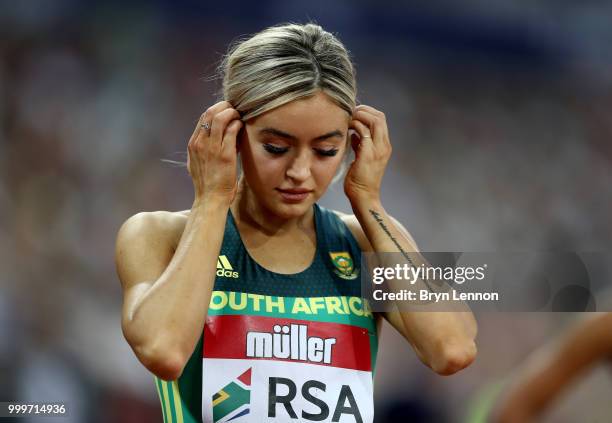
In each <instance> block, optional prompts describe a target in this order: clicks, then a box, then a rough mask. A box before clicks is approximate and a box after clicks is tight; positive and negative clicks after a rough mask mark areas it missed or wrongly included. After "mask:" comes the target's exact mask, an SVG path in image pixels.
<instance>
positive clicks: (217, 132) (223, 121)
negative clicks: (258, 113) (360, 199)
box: [210, 108, 240, 146]
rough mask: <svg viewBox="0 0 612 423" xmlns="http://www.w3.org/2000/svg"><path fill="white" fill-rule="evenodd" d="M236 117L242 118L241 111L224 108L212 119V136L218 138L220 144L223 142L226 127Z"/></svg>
mask: <svg viewBox="0 0 612 423" xmlns="http://www.w3.org/2000/svg"><path fill="white" fill-rule="evenodd" d="M234 119H240V113H238V111H237V110H236V109H232V108H229V109H224V110H223V111H221V112H219V113H217V114H216V115H215V117H214V118H213V120H212V128H211V130H210V138H211V139H213V140H218V142H219V146H220V145H221V143H222V142H223V133H224V132H225V128H226V127H227V125H229V123H230V122H231V121H232V120H234Z"/></svg>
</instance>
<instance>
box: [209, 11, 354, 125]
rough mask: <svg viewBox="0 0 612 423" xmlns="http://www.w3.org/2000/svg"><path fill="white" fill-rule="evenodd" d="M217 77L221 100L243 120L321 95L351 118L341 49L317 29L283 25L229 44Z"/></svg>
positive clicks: (348, 69) (349, 79) (350, 76)
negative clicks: (221, 94) (219, 83)
mask: <svg viewBox="0 0 612 423" xmlns="http://www.w3.org/2000/svg"><path fill="white" fill-rule="evenodd" d="M219 73H220V76H221V77H222V80H223V99H224V100H226V101H228V102H229V103H230V104H231V105H232V106H233V107H234V108H235V109H236V110H238V112H239V113H240V115H241V116H242V120H243V121H247V120H249V119H251V118H254V117H256V116H258V115H260V114H262V113H265V112H267V111H269V110H272V109H274V108H276V107H279V106H282V105H283V104H286V103H288V102H290V101H293V100H297V99H299V98H304V97H309V96H311V95H314V94H315V93H316V92H317V91H319V90H321V91H323V92H324V93H325V94H327V95H328V96H329V97H330V98H331V99H332V100H333V101H334V102H335V103H337V104H338V106H340V107H341V108H342V109H344V110H346V112H347V113H348V114H349V115H351V114H352V113H353V109H354V108H355V102H356V100H355V99H356V96H357V87H356V82H355V71H354V67H353V63H352V62H351V59H350V57H349V52H348V51H347V50H346V48H345V47H344V45H343V44H342V43H341V42H340V41H339V40H338V39H337V38H336V37H335V36H334V35H333V34H331V33H329V32H327V31H325V30H324V29H323V28H321V27H320V26H319V25H316V24H313V23H308V24H304V25H301V24H294V23H290V24H282V25H277V26H273V27H270V28H267V29H264V30H263V31H261V32H258V33H256V34H255V35H253V36H251V37H249V38H246V39H243V40H240V41H238V42H236V43H234V44H233V45H232V46H231V47H230V49H229V52H228V54H227V55H226V56H225V57H224V59H223V61H222V63H221V65H220V67H219Z"/></svg>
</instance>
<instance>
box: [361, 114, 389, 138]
mask: <svg viewBox="0 0 612 423" xmlns="http://www.w3.org/2000/svg"><path fill="white" fill-rule="evenodd" d="M353 119H356V120H359V121H361V122H363V123H364V124H366V125H367V126H368V128H369V129H370V132H371V134H372V138H373V139H372V140H373V141H374V143H375V144H377V143H381V142H382V143H385V144H386V143H388V138H389V137H388V136H387V122H386V119H385V118H384V115H383V116H381V115H379V114H374V113H372V112H370V111H368V110H366V109H364V108H362V109H359V110H355V112H354V113H353Z"/></svg>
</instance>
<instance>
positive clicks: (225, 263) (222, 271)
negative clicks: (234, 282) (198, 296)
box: [217, 256, 239, 278]
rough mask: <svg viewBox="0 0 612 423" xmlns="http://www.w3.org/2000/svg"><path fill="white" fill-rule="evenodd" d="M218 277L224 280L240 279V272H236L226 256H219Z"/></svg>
mask: <svg viewBox="0 0 612 423" xmlns="http://www.w3.org/2000/svg"><path fill="white" fill-rule="evenodd" d="M217 276H221V277H223V278H238V277H239V275H238V272H234V268H233V267H232V265H231V264H230V262H229V260H228V259H227V257H226V256H219V258H218V259H217Z"/></svg>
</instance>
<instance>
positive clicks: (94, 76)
mask: <svg viewBox="0 0 612 423" xmlns="http://www.w3.org/2000/svg"><path fill="white" fill-rule="evenodd" d="M254 3H257V5H254V4H250V3H241V2H238V6H240V5H243V6H244V7H243V9H241V8H240V7H238V8H237V9H238V10H240V12H237V13H239V16H238V14H237V13H236V14H233V13H232V12H230V11H229V10H226V9H224V8H221V7H220V6H219V5H217V6H211V8H205V7H203V6H202V5H199V4H196V2H182V3H180V5H174V4H173V3H172V2H169V1H154V2H147V3H144V2H135V3H133V4H132V5H131V6H126V5H124V4H122V3H119V2H110V3H107V2H105V3H102V2H93V3H90V4H89V5H88V6H84V5H83V4H81V3H77V2H76V1H68V0H63V1H57V2H52V3H49V2H44V1H25V2H15V4H14V5H12V6H10V5H8V4H7V5H3V6H0V269H1V273H0V375H1V376H0V401H9V400H22V401H27V400H29V401H33V400H35V401H51V400H53V401H65V402H67V403H68V404H69V406H70V412H71V414H70V416H69V417H68V418H67V420H66V421H75V422H83V421H88V422H97V421H99V422H108V421H116V422H133V421H159V420H160V419H161V417H160V416H161V412H160V407H159V402H158V399H157V397H156V392H155V388H154V384H153V377H152V375H150V374H149V373H147V371H146V370H145V369H144V367H143V366H142V365H140V364H139V363H138V361H137V360H136V358H135V357H134V355H133V353H132V352H131V350H130V348H129V346H128V345H127V343H126V342H125V340H124V339H123V337H122V334H121V329H120V312H121V289H120V285H119V281H118V279H117V276H116V274H115V269H114V263H113V252H114V240H115V235H116V232H117V230H118V228H119V226H120V225H121V223H122V222H123V221H125V220H126V219H127V218H128V217H129V216H131V215H133V214H135V213H137V212H139V211H153V210H175V211H176V210H184V209H188V208H189V207H190V206H191V202H192V199H193V188H192V185H191V180H190V178H189V175H188V174H187V172H186V170H185V168H181V167H176V166H171V165H170V164H168V163H167V162H164V161H162V160H163V159H170V160H177V161H181V160H184V159H185V151H186V144H187V141H188V138H189V136H190V134H191V132H192V131H193V127H194V126H195V124H196V121H197V119H198V117H199V115H200V113H201V112H202V111H204V110H205V109H206V108H207V107H208V106H210V105H211V104H212V103H214V102H215V101H216V100H217V94H216V93H217V92H218V89H219V81H218V80H216V79H215V78H213V76H214V72H215V67H216V65H217V64H218V62H219V60H220V58H221V56H222V54H223V53H224V52H225V50H226V48H227V46H228V44H229V42H231V41H232V40H233V39H235V38H237V37H238V36H240V35H244V34H247V33H251V32H254V31H257V30H259V29H263V28H264V27H265V26H268V25H271V24H274V23H280V22H284V21H300V22H305V21H307V20H308V19H315V20H317V22H318V23H320V24H321V25H323V26H324V28H326V29H328V30H330V31H332V32H336V33H337V34H338V35H339V37H340V39H341V40H343V41H344V42H345V44H346V45H347V47H348V48H349V50H351V51H352V53H353V59H354V61H355V63H356V69H357V78H358V85H359V101H360V102H362V103H365V104H370V105H372V106H374V107H376V108H377V109H380V110H382V111H383V112H385V113H386V115H387V121H388V123H389V129H390V135H391V141H392V144H393V157H392V159H391V162H390V164H389V166H388V170H387V173H386V176H385V181H384V184H383V204H384V206H385V208H386V209H387V211H388V212H389V213H390V214H392V215H393V216H394V217H396V218H397V219H398V220H400V221H401V222H402V223H403V224H404V225H405V226H406V228H407V229H408V230H409V231H410V232H411V233H412V235H413V237H414V238H415V240H416V242H417V243H418V245H419V247H420V249H421V250H423V251H488V252H500V253H502V252H504V251H521V252H530V251H585V252H586V251H589V252H602V253H606V252H609V251H610V250H611V249H612V220H611V219H610V215H611V214H610V211H611V210H612V207H611V205H612V189H611V187H612V142H611V140H612V119H610V117H611V116H612V72H610V71H611V70H612V55H610V54H608V55H607V57H606V54H605V53H606V48H607V49H608V50H607V52H608V53H609V46H610V45H611V44H610V43H611V42H612V24H611V23H612V7H610V6H605V5H601V4H599V2H584V4H582V6H580V7H579V6H576V5H574V6H571V5H568V4H564V5H561V6H556V5H553V2H541V3H539V6H535V5H530V6H529V5H521V7H518V6H517V5H514V6H509V5H507V4H506V3H507V2H502V1H496V2H477V1H470V2H467V3H466V5H467V6H466V7H465V9H464V10H459V9H458V8H456V7H454V6H450V5H449V6H448V7H447V8H443V7H441V6H440V7H439V8H434V7H432V8H429V9H423V7H421V8H410V7H408V6H407V5H406V6H398V5H396V4H395V3H393V2H390V1H383V2H365V3H364V4H363V5H361V4H360V5H359V6H357V5H352V3H351V2H343V1H339V2H331V3H332V4H329V3H330V2H326V3H324V2H314V3H313V5H314V6H316V11H305V10H302V9H301V8H300V6H297V5H288V4H285V2H269V3H268V4H266V3H261V4H260V3H259V2H254ZM296 3H297V2H296ZM549 3H550V4H549ZM581 3H583V2H581ZM606 46H607V47H606ZM322 204H323V205H324V206H327V207H331V208H336V209H340V210H343V211H345V212H348V211H350V206H349V205H348V202H347V201H346V198H345V197H344V194H343V191H342V184H341V183H339V184H337V185H334V186H332V187H331V188H330V190H329V192H328V193H327V194H326V196H325V197H324V199H323V200H322ZM601 272H602V273H601V274H602V275H604V278H603V279H602V280H607V279H605V276H606V275H607V276H608V279H609V276H610V275H611V274H612V273H611V272H610V271H609V269H607V270H606V269H603V270H601ZM606 272H607V273H606ZM610 310H612V308H611V309H610ZM477 318H478V320H479V327H480V334H479V338H478V345H479V356H478V359H477V361H476V362H475V363H474V364H473V365H472V366H471V367H470V368H469V369H467V370H465V371H463V372H462V373H460V374H458V375H456V376H452V377H450V378H442V377H440V376H437V375H435V374H434V373H433V372H431V371H430V370H429V369H427V368H425V367H424V366H423V365H421V364H420V363H419V362H418V360H417V359H416V357H415V355H414V353H413V352H412V350H411V348H410V347H409V345H408V344H407V343H406V342H405V341H404V340H400V339H399V336H398V335H397V334H395V333H393V330H392V329H391V328H390V327H385V329H384V331H383V334H382V337H381V347H380V356H379V362H378V367H377V376H376V379H375V387H376V409H377V415H378V419H379V420H380V421H381V422H384V421H386V420H385V419H387V420H388V421H393V420H391V419H392V417H390V416H395V417H397V416H400V415H401V416H404V417H405V416H411V417H412V418H413V419H414V420H411V421H436V422H443V421H448V422H456V421H461V420H462V419H463V418H464V417H465V416H466V415H467V413H468V412H469V410H468V409H469V407H470V406H471V405H470V404H472V403H474V401H477V398H478V397H479V395H482V392H483V390H484V391H486V390H487V389H488V388H487V387H489V386H492V384H493V385H494V384H495V383H496V382H498V381H500V380H502V379H503V378H504V377H505V376H507V375H508V374H509V373H510V372H511V371H512V369H513V368H514V367H515V366H517V365H519V364H520V362H521V361H522V360H523V359H524V358H525V357H526V356H527V355H528V354H529V352H530V351H532V350H533V349H534V348H536V347H537V346H538V345H541V344H542V343H543V342H544V340H545V339H550V338H551V337H553V336H554V335H555V334H556V333H558V332H559V331H560V330H562V329H563V328H564V327H565V325H566V324H567V323H568V322H570V321H572V320H573V319H575V318H576V316H575V315H570V314H556V313H540V314H518V313H487V314H482V315H478V316H477ZM608 379H609V375H605V374H604V375H603V376H602V375H601V374H599V373H597V372H596V373H595V374H593V375H591V377H590V378H589V379H588V380H587V381H586V382H584V383H583V384H582V385H580V386H579V387H578V388H577V390H576V392H575V393H574V395H573V396H572V397H571V398H570V401H568V402H567V403H566V404H563V405H560V409H559V410H557V412H556V413H557V414H554V416H556V417H554V418H555V419H556V420H554V421H558V422H561V421H576V420H573V417H572V416H576V415H581V414H580V413H583V414H584V413H588V415H589V416H593V418H596V417H601V416H606V415H607V416H609V415H610V413H611V412H612V410H611V409H610V405H609V401H607V400H606V397H609V392H610V389H611V388H612V380H608ZM491 389H493V388H491ZM587 397H588V398H587ZM606 413H607V414H606ZM385 416H386V417H385ZM551 418H553V417H551ZM419 419H421V420H419ZM563 419H566V420H563ZM593 421H594V420H593ZM601 421H603V420H601Z"/></svg>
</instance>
